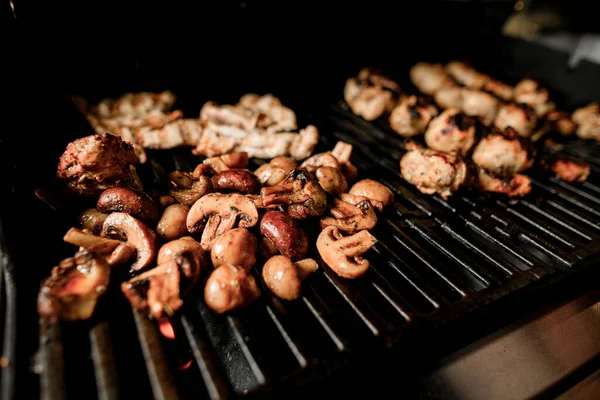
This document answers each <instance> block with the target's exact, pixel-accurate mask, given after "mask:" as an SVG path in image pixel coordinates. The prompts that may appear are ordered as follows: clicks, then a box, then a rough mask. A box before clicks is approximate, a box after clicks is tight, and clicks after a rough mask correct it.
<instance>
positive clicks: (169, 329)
mask: <svg viewBox="0 0 600 400" xmlns="http://www.w3.org/2000/svg"><path fill="white" fill-rule="evenodd" d="M158 330H159V331H160V333H162V334H163V336H164V337H166V338H167V339H171V340H173V339H175V331H174V330H173V325H171V322H169V319H168V318H166V317H162V318H161V319H159V320H158Z"/></svg>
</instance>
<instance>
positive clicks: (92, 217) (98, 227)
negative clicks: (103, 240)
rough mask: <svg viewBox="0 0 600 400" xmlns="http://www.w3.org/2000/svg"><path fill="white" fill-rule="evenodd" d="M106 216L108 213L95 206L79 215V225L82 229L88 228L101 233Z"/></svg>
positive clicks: (95, 232)
mask: <svg viewBox="0 0 600 400" xmlns="http://www.w3.org/2000/svg"><path fill="white" fill-rule="evenodd" d="M106 217H108V214H104V213H101V212H100V211H98V210H96V209H95V208H88V209H87V210H85V211H84V212H82V213H81V214H80V215H79V219H78V221H79V226H80V227H81V229H88V230H90V231H91V232H93V233H94V234H99V233H100V232H101V231H102V224H104V220H105V219H106Z"/></svg>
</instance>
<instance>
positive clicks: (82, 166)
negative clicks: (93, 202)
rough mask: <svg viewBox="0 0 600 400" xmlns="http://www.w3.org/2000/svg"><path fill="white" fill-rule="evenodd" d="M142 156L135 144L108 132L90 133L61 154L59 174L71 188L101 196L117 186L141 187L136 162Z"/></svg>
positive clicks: (88, 194) (82, 192)
mask: <svg viewBox="0 0 600 400" xmlns="http://www.w3.org/2000/svg"><path fill="white" fill-rule="evenodd" d="M137 161H138V159H137V157H136V155H135V152H134V151H133V147H132V146H131V144H129V143H127V142H124V141H123V140H122V139H121V138H120V137H118V136H115V135H111V134H108V133H105V134H100V135H91V136H86V137H83V138H80V139H77V140H75V141H73V142H71V143H69V145H68V146H67V149H66V150H65V152H64V153H63V155H62V156H61V157H60V161H59V163H58V170H57V173H56V176H57V177H58V178H60V179H63V180H65V181H66V183H67V188H68V190H70V191H72V192H74V193H77V194H82V195H86V196H94V195H99V194H100V193H101V192H102V191H104V190H106V189H108V188H111V187H115V186H123V187H131V188H133V189H141V188H142V185H141V182H140V180H139V178H138V176H137V174H136V170H135V164H136V163H137Z"/></svg>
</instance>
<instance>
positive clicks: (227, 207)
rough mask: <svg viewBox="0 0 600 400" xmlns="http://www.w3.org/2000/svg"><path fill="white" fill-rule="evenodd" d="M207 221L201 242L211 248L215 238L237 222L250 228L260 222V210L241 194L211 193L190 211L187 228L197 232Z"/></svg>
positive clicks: (207, 248) (243, 226) (205, 246)
mask: <svg viewBox="0 0 600 400" xmlns="http://www.w3.org/2000/svg"><path fill="white" fill-rule="evenodd" d="M205 221H206V226H205V228H204V231H203V232H202V239H201V240H200V243H201V244H202V247H203V248H204V249H205V250H209V249H210V247H211V246H212V242H213V240H214V239H215V238H216V237H218V236H221V235H223V234H224V233H226V232H227V231H229V230H231V229H233V228H234V227H235V225H236V224H239V226H240V227H242V228H250V227H251V226H254V225H255V224H256V223H257V222H258V210H257V209H256V206H255V205H254V202H253V201H252V200H251V199H250V198H248V197H246V196H244V195H241V194H238V193H231V194H221V193H211V194H208V195H206V196H204V197H202V198H201V199H200V200H198V201H197V202H196V203H194V205H193V206H192V208H191V209H190V212H189V213H188V217H187V228H188V231H189V232H190V233H194V232H197V231H198V230H199V229H200V228H201V227H202V225H203V224H204V223H205Z"/></svg>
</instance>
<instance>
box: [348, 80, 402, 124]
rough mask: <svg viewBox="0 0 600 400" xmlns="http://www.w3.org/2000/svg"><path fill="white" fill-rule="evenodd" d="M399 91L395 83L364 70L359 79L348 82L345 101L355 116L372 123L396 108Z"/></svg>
mask: <svg viewBox="0 0 600 400" xmlns="http://www.w3.org/2000/svg"><path fill="white" fill-rule="evenodd" d="M399 90H400V89H399V87H398V85H397V84H396V83H395V82H394V81H392V80H391V79H389V78H387V77H385V76H383V75H381V74H380V73H379V72H378V71H376V70H373V69H370V68H363V69H362V70H361V71H360V72H359V74H358V77H356V78H349V79H348V80H347V81H346V86H345V87H344V100H346V103H348V105H349V106H350V109H351V110H352V112H353V113H354V114H356V115H359V116H361V117H363V118H364V119H366V120H367V121H372V120H375V119H377V118H379V117H381V116H382V115H383V114H384V113H385V112H386V111H390V110H391V109H392V108H393V107H394V104H395V99H394V94H395V93H396V92H398V91H399Z"/></svg>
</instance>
